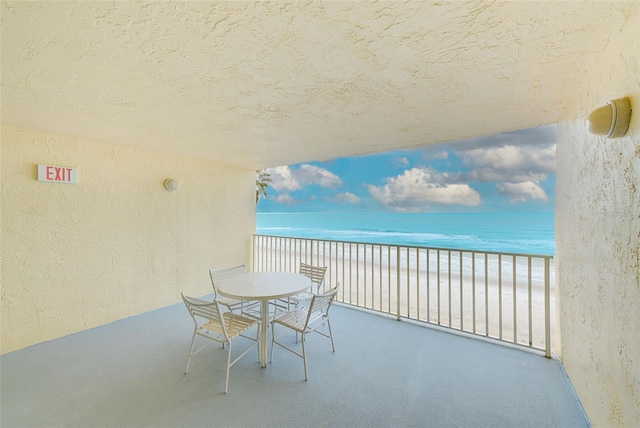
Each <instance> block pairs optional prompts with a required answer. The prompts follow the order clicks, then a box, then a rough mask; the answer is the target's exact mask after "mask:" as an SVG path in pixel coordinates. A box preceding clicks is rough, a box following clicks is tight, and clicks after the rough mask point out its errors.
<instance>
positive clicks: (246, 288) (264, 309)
mask: <svg viewBox="0 0 640 428" xmlns="http://www.w3.org/2000/svg"><path fill="white" fill-rule="evenodd" d="M310 287H311V279H310V278H309V277H307V276H304V275H301V274H299V273H292V272H255V273H245V274H241V275H237V276H233V277H231V278H227V279H225V280H224V281H222V282H221V283H220V284H219V285H218V286H217V292H218V293H220V295H221V296H224V297H229V298H231V299H238V300H260V302H261V309H260V317H261V320H262V343H261V344H260V365H261V366H262V367H266V366H267V325H269V310H268V309H269V300H274V299H280V298H284V297H290V296H294V295H296V294H298V293H301V292H303V291H305V290H307V289H309V288H310Z"/></svg>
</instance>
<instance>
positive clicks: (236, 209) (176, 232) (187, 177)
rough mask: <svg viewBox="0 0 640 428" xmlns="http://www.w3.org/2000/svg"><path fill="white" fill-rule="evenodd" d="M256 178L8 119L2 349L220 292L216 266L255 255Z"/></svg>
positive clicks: (3, 200)
mask: <svg viewBox="0 0 640 428" xmlns="http://www.w3.org/2000/svg"><path fill="white" fill-rule="evenodd" d="M39 163H45V164H53V165H60V166H71V167H77V168H78V174H79V180H78V184H77V185H73V184H60V183H45V182H39V181H37V164H39ZM168 177H171V178H175V179H176V180H178V183H179V187H178V190H176V191H175V192H168V191H167V190H165V188H164V185H163V183H164V180H165V179H166V178H168ZM254 189H255V173H254V171H253V170H246V169H240V168H230V167H228V166H222V165H219V164H217V163H215V162H212V161H208V160H200V159H195V158H189V157H178V156H174V155H171V156H169V155H166V154H159V153H153V152H148V151H142V150H139V149H132V148H126V147H121V146H115V145H110V144H103V143H95V142H92V141H88V140H79V139H74V138H68V137H60V136H57V135H53V134H45V133H39V132H34V131H27V130H22V129H17V128H10V127H3V128H2V196H1V203H2V205H1V207H2V242H1V248H2V332H1V334H2V350H1V351H2V352H3V353H5V352H9V351H12V350H15V349H19V348H22V347H25V346H29V345H32V344H35V343H39V342H42V341H46V340H50V339H55V338H58V337H61V336H64V335H67V334H70V333H74V332H77V331H81V330H85V329H88V328H92V327H95V326H99V325H102V324H106V323H108V322H112V321H115V320H118V319H122V318H126V317H128V316H132V315H136V314H139V313H142V312H146V311H149V310H152V309H156V308H160V307H164V306H167V305H170V304H173V303H176V302H177V301H178V300H179V298H180V292H181V291H182V292H185V293H186V294H191V295H195V296H202V295H205V294H210V293H211V292H212V291H211V281H210V279H209V275H208V269H210V268H212V267H225V266H231V265H234V264H241V263H246V262H247V261H248V260H249V255H250V250H251V247H250V237H251V234H252V233H254V232H255V193H254Z"/></svg>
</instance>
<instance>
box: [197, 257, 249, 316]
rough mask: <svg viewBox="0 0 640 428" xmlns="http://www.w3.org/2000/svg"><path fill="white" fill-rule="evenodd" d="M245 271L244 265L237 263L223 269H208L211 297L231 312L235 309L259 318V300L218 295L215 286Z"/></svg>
mask: <svg viewBox="0 0 640 428" xmlns="http://www.w3.org/2000/svg"><path fill="white" fill-rule="evenodd" d="M246 272H247V270H246V268H245V265H239V266H235V267H231V268H225V269H209V276H210V277H211V285H212V286H213V296H214V297H213V299H214V300H216V301H217V302H219V303H220V304H221V305H224V306H225V307H226V308H227V309H229V310H230V311H232V312H233V311H236V312H240V313H242V314H244V315H247V316H250V317H253V318H256V317H258V318H259V316H260V315H259V313H260V302H247V301H245V300H238V299H230V298H227V297H224V296H220V295H218V290H217V288H218V284H219V283H221V282H222V281H224V280H226V279H228V278H231V277H233V276H237V275H242V274H244V273H246ZM256 313H257V315H256Z"/></svg>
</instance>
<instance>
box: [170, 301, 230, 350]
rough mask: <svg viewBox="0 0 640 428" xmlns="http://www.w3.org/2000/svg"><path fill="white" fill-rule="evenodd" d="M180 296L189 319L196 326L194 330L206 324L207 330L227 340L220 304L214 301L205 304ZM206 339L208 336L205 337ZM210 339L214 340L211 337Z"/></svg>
mask: <svg viewBox="0 0 640 428" xmlns="http://www.w3.org/2000/svg"><path fill="white" fill-rule="evenodd" d="M180 294H181V295H182V301H183V302H184V304H185V306H186V307H187V310H188V311H189V314H190V315H191V318H193V322H194V323H195V324H196V330H197V329H198V328H199V327H200V326H202V325H203V323H206V324H207V326H206V328H207V330H210V331H213V332H215V333H218V334H222V335H224V337H225V338H228V335H227V329H226V326H225V323H224V317H223V316H222V313H223V312H222V310H221V309H220V303H218V302H216V301H213V302H205V301H204V300H200V299H196V298H194V297H189V296H185V295H184V294H182V293H180ZM199 319H200V321H199ZM207 337H210V336H208V335H207ZM211 338H212V339H214V338H213V337H211ZM214 340H217V339H214Z"/></svg>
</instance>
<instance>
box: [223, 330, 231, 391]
mask: <svg viewBox="0 0 640 428" xmlns="http://www.w3.org/2000/svg"><path fill="white" fill-rule="evenodd" d="M230 368H231V342H229V348H228V349H227V374H226V376H225V379H224V393H225V394H226V393H227V390H228V389H229V369H230Z"/></svg>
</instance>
